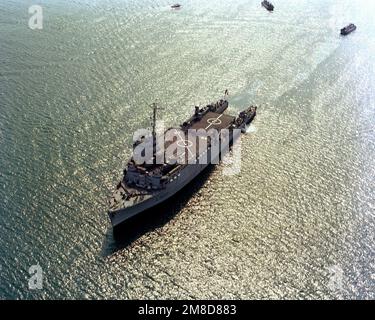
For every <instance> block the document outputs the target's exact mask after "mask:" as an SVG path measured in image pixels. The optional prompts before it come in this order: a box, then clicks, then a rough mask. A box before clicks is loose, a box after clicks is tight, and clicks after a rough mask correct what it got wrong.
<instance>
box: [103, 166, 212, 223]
mask: <svg viewBox="0 0 375 320" xmlns="http://www.w3.org/2000/svg"><path fill="white" fill-rule="evenodd" d="M208 165H209V164H191V165H187V166H186V167H185V168H184V169H183V170H181V172H180V175H179V176H178V177H177V178H176V179H175V180H173V181H172V182H171V183H169V184H168V186H167V187H166V188H165V189H164V190H162V191H160V192H158V193H156V194H155V195H154V196H153V197H152V198H150V199H148V200H145V201H143V202H141V203H139V204H137V205H134V206H131V207H127V208H123V209H120V210H118V211H116V212H110V213H109V218H110V219H111V223H112V225H113V227H116V226H118V225H119V224H122V223H123V222H125V221H126V220H128V219H130V218H132V217H134V216H136V215H138V214H140V213H142V212H144V211H146V210H148V209H151V208H152V207H154V206H156V205H158V204H160V203H162V202H164V201H166V200H168V199H169V198H170V197H172V196H173V195H175V194H176V193H177V192H178V191H180V190H181V189H182V188H184V187H185V186H186V185H188V184H189V182H191V181H192V180H193V179H194V178H196V177H197V176H198V175H199V174H200V173H201V172H202V171H203V170H204V169H205V168H206V167H207V166H208Z"/></svg>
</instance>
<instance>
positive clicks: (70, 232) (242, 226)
mask: <svg viewBox="0 0 375 320" xmlns="http://www.w3.org/2000/svg"><path fill="white" fill-rule="evenodd" d="M273 2H274V4H275V7H276V8H275V11H274V12H273V13H268V12H267V11H266V10H264V9H263V8H262V7H261V6H260V0H225V1H218V0H215V1H214V0H207V1H198V0H191V1H188V0H183V1H181V4H182V5H183V8H182V9H181V10H178V11H173V10H171V9H170V8H169V5H170V4H171V3H170V2H169V1H167V0H156V1H154V0H122V1H119V0H111V1H109V0H97V1H89V0H75V1H61V0H40V1H38V2H37V3H36V4H39V5H41V6H42V9H43V28H42V29H41V30H32V29H30V28H29V25H28V22H29V18H30V17H31V14H29V13H28V9H29V7H30V6H31V5H32V4H33V3H32V1H13V0H12V1H10V0H0V298H1V299H50V298H54V299H69V298H73V299H74V298H89V299H93V298H95V299H112V298H115V299H142V298H145V299H147V298H160V299H167V298H188V299H195V298H201V299H204V298H209V299H216V298H228V299H235V298H238V299H252V298H256V299H262V298H271V299H277V298H281V299H294V298H297V299H315V298H316V299H330V298H337V299H341V298H353V299H374V298H375V239H374V238H375V196H374V193H375V183H374V182H375V60H374V56H375V22H374V19H373V17H374V14H375V2H373V1H364V0H357V1H349V0H326V1H323V0H312V1H307V0H298V1H297V0H283V1H277V0H274V1H273ZM350 22H354V23H356V25H357V26H358V29H357V31H356V32H354V33H353V34H351V35H350V36H348V37H345V38H343V37H340V36H339V29H340V28H341V27H343V26H344V25H346V24H348V23H350ZM225 89H228V90H229V92H230V94H231V96H230V108H229V112H231V113H233V114H235V113H237V112H238V111H240V110H241V109H243V108H245V107H247V106H248V105H249V104H256V105H258V106H259V109H258V115H257V117H256V120H255V122H254V125H253V127H252V128H251V130H249V133H248V134H247V135H245V136H243V137H242V144H241V145H242V162H241V173H240V174H238V175H236V176H229V177H228V176H224V175H223V165H221V166H217V167H215V168H212V169H210V170H208V171H207V172H205V174H204V175H203V176H202V177H200V178H199V179H197V180H196V181H194V182H193V183H192V184H191V185H189V187H188V188H186V189H184V190H183V192H181V193H179V194H178V195H177V196H176V197H175V198H173V199H172V200H171V201H168V203H166V204H164V205H163V206H161V207H159V208H157V209H156V210H154V212H150V213H147V215H146V216H142V217H141V218H140V219H138V220H136V221H134V222H132V223H131V224H130V225H127V226H125V227H124V228H122V230H119V231H118V232H117V231H116V232H115V233H114V232H113V230H112V229H111V226H110V223H109V219H108V218H107V214H106V211H107V207H108V204H107V203H108V202H107V200H108V197H109V195H110V194H111V191H112V190H113V188H114V186H115V185H116V184H117V182H118V180H119V179H120V177H121V172H122V168H123V167H124V165H125V163H126V161H127V159H128V158H129V157H130V155H131V142H132V135H133V132H134V131H135V130H136V129H138V128H141V127H146V126H148V125H149V116H150V109H149V107H148V106H149V104H150V103H152V102H154V101H157V102H158V103H159V104H160V105H162V106H163V107H164V110H163V111H162V112H161V113H160V115H159V117H160V119H161V120H164V121H165V122H166V123H167V124H168V125H176V124H179V123H181V122H182V121H184V119H186V118H187V117H188V116H189V115H190V114H191V113H192V110H193V106H194V105H195V104H204V103H208V102H211V101H214V100H215V99H216V98H217V97H220V96H221V95H222V94H223V92H224V90H225ZM33 265H39V266H40V267H41V269H42V275H43V277H42V280H43V281H42V288H41V289H36V290H34V289H32V288H31V289H30V288H29V280H30V277H31V276H32V275H31V274H30V272H29V271H30V270H29V268H30V267H31V266H33Z"/></svg>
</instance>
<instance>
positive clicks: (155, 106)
mask: <svg viewBox="0 0 375 320" xmlns="http://www.w3.org/2000/svg"><path fill="white" fill-rule="evenodd" d="M152 109H153V115H152V136H153V137H154V138H155V137H156V111H157V110H158V106H157V105H156V103H153V104H152Z"/></svg>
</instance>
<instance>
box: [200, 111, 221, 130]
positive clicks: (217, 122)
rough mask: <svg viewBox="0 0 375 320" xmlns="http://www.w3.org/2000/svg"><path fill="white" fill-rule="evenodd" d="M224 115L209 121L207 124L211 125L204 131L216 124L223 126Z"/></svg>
mask: <svg viewBox="0 0 375 320" xmlns="http://www.w3.org/2000/svg"><path fill="white" fill-rule="evenodd" d="M222 115H223V114H221V115H219V116H218V117H217V118H210V119H207V122H208V123H209V125H208V126H207V127H206V128H204V129H205V130H207V129H208V128H209V127H211V126H212V125H214V124H221V120H220V118H221V117H222Z"/></svg>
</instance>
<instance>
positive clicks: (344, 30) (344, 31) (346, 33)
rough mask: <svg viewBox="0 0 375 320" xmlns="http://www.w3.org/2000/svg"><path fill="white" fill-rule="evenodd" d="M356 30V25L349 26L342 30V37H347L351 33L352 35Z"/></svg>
mask: <svg viewBox="0 0 375 320" xmlns="http://www.w3.org/2000/svg"><path fill="white" fill-rule="evenodd" d="M355 29H357V27H356V26H355V24H353V23H351V24H349V25H347V26H346V27H345V28H342V29H341V35H342V36H347V35H348V34H349V33H352V32H353V31H354V30H355Z"/></svg>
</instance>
